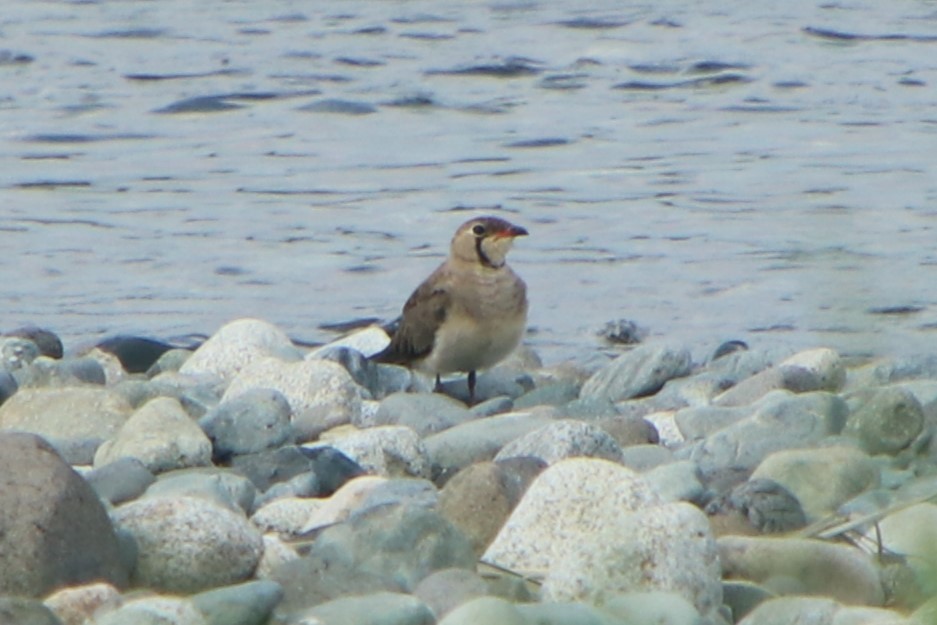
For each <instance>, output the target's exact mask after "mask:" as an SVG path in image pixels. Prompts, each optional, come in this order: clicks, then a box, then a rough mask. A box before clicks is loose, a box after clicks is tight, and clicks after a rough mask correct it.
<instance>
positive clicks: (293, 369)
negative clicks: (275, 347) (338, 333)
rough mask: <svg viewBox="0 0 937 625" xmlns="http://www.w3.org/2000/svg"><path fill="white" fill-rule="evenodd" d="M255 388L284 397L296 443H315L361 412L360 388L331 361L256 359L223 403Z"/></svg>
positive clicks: (233, 386) (232, 384) (229, 388)
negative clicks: (320, 435)
mask: <svg viewBox="0 0 937 625" xmlns="http://www.w3.org/2000/svg"><path fill="white" fill-rule="evenodd" d="M256 388H266V389H274V390H276V391H278V392H280V393H282V394H283V396H284V397H286V400H287V401H288V402H289V404H290V409H291V410H292V413H293V430H294V431H295V433H296V436H297V440H299V441H309V440H314V439H315V438H316V437H318V436H319V434H321V433H322V432H324V431H325V430H328V429H329V428H333V427H336V426H339V425H344V424H347V423H350V422H351V421H352V420H353V419H355V418H357V415H358V414H359V413H360V412H361V390H360V388H359V387H358V385H357V384H355V381H354V380H353V379H352V377H351V375H349V373H348V372H347V371H345V369H344V367H342V366H341V365H339V364H337V363H335V362H332V361H330V360H317V359H316V360H303V361H300V362H287V361H284V360H280V359H278V358H271V357H266V358H258V359H256V360H254V361H253V362H251V363H250V364H249V365H246V366H244V367H243V368H242V370H241V371H240V373H239V374H238V375H237V377H235V378H234V379H233V380H232V382H231V384H230V385H229V386H228V389H227V391H225V394H224V397H223V398H222V401H226V400H231V399H233V398H236V397H238V396H240V395H243V394H244V393H245V392H247V391H248V390H251V389H256Z"/></svg>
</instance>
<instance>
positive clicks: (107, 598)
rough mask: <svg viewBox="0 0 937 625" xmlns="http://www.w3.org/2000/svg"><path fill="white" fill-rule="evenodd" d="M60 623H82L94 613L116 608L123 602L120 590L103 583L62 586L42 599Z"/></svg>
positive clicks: (71, 624) (75, 624) (78, 624)
mask: <svg viewBox="0 0 937 625" xmlns="http://www.w3.org/2000/svg"><path fill="white" fill-rule="evenodd" d="M43 603H44V604H45V605H46V607H47V608H49V609H50V610H52V612H53V613H54V614H55V615H56V616H57V617H58V618H59V620H60V621H62V625H83V624H84V623H85V621H87V620H90V619H91V618H92V616H94V614H95V613H99V612H105V611H108V610H116V609H117V608H119V607H120V606H121V604H122V603H123V599H122V598H121V596H120V592H119V591H118V590H117V589H116V588H114V587H113V586H111V585H110V584H105V583H101V582H99V583H96V584H88V585H85V586H73V587H71V588H63V589H62V590H59V591H58V592H55V593H53V594H51V595H49V596H48V597H46V599H45V600H44V601H43Z"/></svg>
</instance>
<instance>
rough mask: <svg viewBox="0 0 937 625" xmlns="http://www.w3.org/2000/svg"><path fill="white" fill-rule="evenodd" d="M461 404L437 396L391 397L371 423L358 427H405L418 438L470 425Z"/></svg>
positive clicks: (425, 394)
mask: <svg viewBox="0 0 937 625" xmlns="http://www.w3.org/2000/svg"><path fill="white" fill-rule="evenodd" d="M472 418H473V415H472V413H471V412H469V410H468V409H467V408H466V407H465V405H464V404H463V403H462V402H459V401H456V400H455V399H452V398H451V397H448V396H446V395H442V394H439V393H394V394H392V395H388V396H387V397H385V398H384V399H383V400H381V403H380V405H379V406H378V409H377V413H376V414H375V415H374V418H373V420H372V422H369V423H356V424H355V425H357V426H358V427H371V426H374V425H405V426H407V427H409V428H411V429H412V430H413V431H415V432H416V433H417V434H419V435H420V436H421V437H423V436H428V435H430V434H435V433H436V432H440V431H442V430H446V429H449V428H451V427H453V426H455V425H459V424H460V423H465V422H466V421H470V420H471V419H472Z"/></svg>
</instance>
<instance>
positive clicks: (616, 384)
mask: <svg viewBox="0 0 937 625" xmlns="http://www.w3.org/2000/svg"><path fill="white" fill-rule="evenodd" d="M690 366H691V361H690V353H689V352H688V351H687V350H685V349H682V348H672V347H668V346H655V345H641V346H639V347H636V348H635V349H633V350H631V351H629V352H627V353H625V354H622V355H621V356H619V357H618V358H616V359H615V360H613V361H612V362H610V363H609V364H608V365H606V366H605V367H603V368H602V369H600V370H599V371H597V372H596V373H595V374H594V375H593V376H592V377H590V378H589V379H588V380H586V383H585V384H583V386H582V390H581V391H580V397H597V398H606V399H609V400H611V401H621V400H624V399H630V398H633V397H642V396H646V395H652V394H654V393H656V392H657V391H658V390H660V388H661V387H662V386H663V385H664V383H665V382H667V381H668V380H671V379H673V378H679V377H683V376H685V375H687V374H688V373H689V372H690Z"/></svg>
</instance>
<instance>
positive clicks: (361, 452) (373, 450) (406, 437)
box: [308, 425, 430, 478]
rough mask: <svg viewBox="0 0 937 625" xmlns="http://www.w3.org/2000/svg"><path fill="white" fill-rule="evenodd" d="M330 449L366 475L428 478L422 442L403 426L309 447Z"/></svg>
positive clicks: (377, 429) (346, 436)
mask: <svg viewBox="0 0 937 625" xmlns="http://www.w3.org/2000/svg"><path fill="white" fill-rule="evenodd" d="M320 445H327V446H329V447H333V448H335V449H337V450H339V451H340V452H342V453H343V454H345V455H346V456H348V457H349V458H351V459H352V460H353V461H355V462H356V463H358V464H359V465H360V466H361V467H362V468H363V469H364V470H365V471H368V472H371V473H375V474H377V475H383V476H385V477H395V476H400V477H403V476H412V477H427V478H428V477H429V476H430V465H429V460H428V458H427V455H426V449H425V447H424V446H423V442H422V441H421V440H420V437H419V436H418V435H417V433H416V432H414V431H413V430H411V429H410V428H408V427H405V426H402V425H384V426H379V427H374V428H368V429H366V430H359V431H356V432H353V433H351V434H348V435H345V436H342V437H340V438H335V439H333V440H330V441H328V442H327V443H324V444H323V443H312V444H309V445H308V447H309V448H310V449H316V448H317V447H319V446H320Z"/></svg>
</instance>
